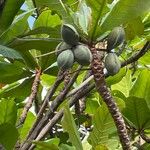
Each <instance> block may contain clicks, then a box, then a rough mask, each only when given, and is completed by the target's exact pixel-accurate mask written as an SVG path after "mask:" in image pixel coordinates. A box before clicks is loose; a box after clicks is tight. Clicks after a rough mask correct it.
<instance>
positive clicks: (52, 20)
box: [34, 10, 61, 28]
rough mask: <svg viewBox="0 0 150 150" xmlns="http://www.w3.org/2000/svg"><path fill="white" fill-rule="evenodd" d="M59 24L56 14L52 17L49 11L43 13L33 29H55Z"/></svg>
mask: <svg viewBox="0 0 150 150" xmlns="http://www.w3.org/2000/svg"><path fill="white" fill-rule="evenodd" d="M60 24H61V20H60V18H59V16H58V15H57V14H55V15H52V14H51V11H50V10H46V11H43V12H42V13H41V14H40V16H39V17H38V19H37V20H36V21H35V23H34V28H37V27H41V26H44V27H52V28H54V27H56V26H57V25H60Z"/></svg>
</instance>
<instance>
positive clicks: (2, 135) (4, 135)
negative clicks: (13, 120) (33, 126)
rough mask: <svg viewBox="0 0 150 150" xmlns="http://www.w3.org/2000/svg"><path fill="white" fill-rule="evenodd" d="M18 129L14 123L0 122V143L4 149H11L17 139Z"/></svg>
mask: <svg viewBox="0 0 150 150" xmlns="http://www.w3.org/2000/svg"><path fill="white" fill-rule="evenodd" d="M18 136H19V134H18V131H17V129H16V127H15V126H14V125H11V124H7V123H6V124H1V125H0V144H2V145H3V146H4V147H5V149H6V150H12V149H13V148H14V146H15V144H16V142H17V139H18Z"/></svg>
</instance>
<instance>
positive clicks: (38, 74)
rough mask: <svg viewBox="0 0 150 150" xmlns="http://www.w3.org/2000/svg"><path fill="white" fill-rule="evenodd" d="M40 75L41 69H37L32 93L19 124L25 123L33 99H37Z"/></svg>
mask: <svg viewBox="0 0 150 150" xmlns="http://www.w3.org/2000/svg"><path fill="white" fill-rule="evenodd" d="M40 75H41V70H37V71H36V76H35V79H34V81H33V84H32V91H31V94H30V96H29V98H28V101H27V103H26V105H25V107H24V109H23V112H22V114H21V117H20V119H19V123H18V125H17V126H20V125H21V124H23V123H24V121H25V119H26V117H27V114H28V111H29V109H30V108H31V106H32V103H33V101H34V100H35V99H36V95H37V92H38V87H39V83H40Z"/></svg>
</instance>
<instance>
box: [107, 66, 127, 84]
mask: <svg viewBox="0 0 150 150" xmlns="http://www.w3.org/2000/svg"><path fill="white" fill-rule="evenodd" d="M125 75H126V69H125V68H122V69H121V70H120V71H119V72H118V73H117V74H116V75H114V76H109V77H108V78H106V82H107V85H109V86H111V85H113V84H116V83H118V82H120V81H121V80H122V78H123V77H124V76H125Z"/></svg>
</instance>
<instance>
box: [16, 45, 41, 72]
mask: <svg viewBox="0 0 150 150" xmlns="http://www.w3.org/2000/svg"><path fill="white" fill-rule="evenodd" d="M21 47H22V49H23V45H20V48H21ZM15 49H16V50H17V51H18V52H19V54H20V55H21V56H22V57H23V59H24V61H25V64H26V65H27V67H28V68H29V69H31V70H35V69H36V68H39V65H38V64H37V62H36V59H35V58H34V57H33V56H32V55H31V53H30V52H29V51H19V50H18V48H15Z"/></svg>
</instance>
